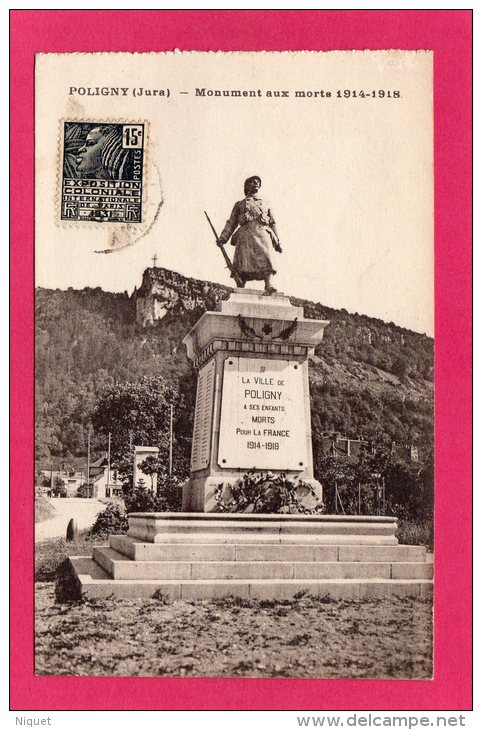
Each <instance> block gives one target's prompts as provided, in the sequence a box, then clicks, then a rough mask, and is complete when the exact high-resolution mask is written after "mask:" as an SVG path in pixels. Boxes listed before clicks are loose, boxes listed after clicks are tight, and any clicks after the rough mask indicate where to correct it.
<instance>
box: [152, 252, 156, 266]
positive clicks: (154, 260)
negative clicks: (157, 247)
mask: <svg viewBox="0 0 482 730" xmlns="http://www.w3.org/2000/svg"><path fill="white" fill-rule="evenodd" d="M156 264H157V253H155V254H154V256H153V257H152V268H153V269H155V268H156Z"/></svg>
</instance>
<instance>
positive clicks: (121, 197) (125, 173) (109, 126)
mask: <svg viewBox="0 0 482 730" xmlns="http://www.w3.org/2000/svg"><path fill="white" fill-rule="evenodd" d="M62 131H63V153H62V200H61V219H62V220H64V221H71V222H72V221H89V222H92V221H96V222H100V223H102V222H109V223H113V222H118V223H140V222H141V221H142V185H143V171H144V124H142V123H132V124H115V123H112V122H102V121H95V122H94V121H92V122H79V121H64V122H63V130H62Z"/></svg>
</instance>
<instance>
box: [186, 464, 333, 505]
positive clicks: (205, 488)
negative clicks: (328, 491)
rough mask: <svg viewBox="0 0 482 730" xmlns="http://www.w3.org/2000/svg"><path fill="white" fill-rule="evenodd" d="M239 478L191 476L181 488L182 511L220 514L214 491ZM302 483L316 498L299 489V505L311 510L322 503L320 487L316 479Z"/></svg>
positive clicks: (229, 474)
mask: <svg viewBox="0 0 482 730" xmlns="http://www.w3.org/2000/svg"><path fill="white" fill-rule="evenodd" d="M241 476H242V474H239V473H238V472H229V473H225V474H223V475H222V476H209V475H201V474H195V475H193V476H192V477H191V479H189V480H188V481H187V482H186V483H185V484H184V485H183V488H182V511H183V512H220V511H221V508H220V506H219V504H218V502H217V500H216V498H215V494H216V490H217V489H218V487H219V486H221V485H224V486H226V485H228V484H232V483H234V482H236V481H237V480H238V479H239V478H240V477H241ZM288 476H289V475H288ZM302 481H303V483H304V484H308V485H309V486H310V487H311V488H312V489H313V491H314V493H315V495H316V497H315V498H313V495H312V494H311V493H310V492H309V491H308V490H306V493H305V494H303V490H302V489H300V490H299V504H300V505H301V506H302V507H305V508H306V509H308V510H312V509H314V508H315V507H316V505H317V504H321V503H322V501H323V489H322V486H321V484H320V482H319V481H317V480H316V479H312V478H311V479H310V478H306V477H305V478H303V480H302Z"/></svg>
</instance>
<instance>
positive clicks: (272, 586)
mask: <svg viewBox="0 0 482 730" xmlns="http://www.w3.org/2000/svg"><path fill="white" fill-rule="evenodd" d="M69 560H70V563H71V565H72V568H73V571H74V574H75V576H76V578H77V583H78V587H79V593H80V594H81V595H83V596H86V597H89V598H107V597H109V596H116V597H118V598H129V599H133V598H147V597H151V596H154V595H156V596H164V597H166V598H167V599H170V600H180V599H182V600H196V599H212V598H222V597H227V596H238V597H240V598H246V599H247V598H253V599H265V600H266V599H270V600H281V599H289V598H294V597H295V596H297V595H298V594H308V595H313V596H319V597H326V598H328V597H331V598H333V599H340V598H343V599H357V598H364V597H369V596H374V597H390V596H414V597H429V596H431V595H432V590H433V586H432V581H430V580H425V579H417V580H406V579H384V578H365V579H360V578H355V579H346V578H345V579H340V578H329V579H320V578H317V579H308V578H304V579H303V578H300V579H292V580H288V579H282V580H279V579H272V578H271V579H267V578H262V579H255V578H251V579H244V580H241V579H232V580H222V579H211V580H209V579H206V580H188V579H179V580H167V579H166V580H154V579H139V580H133V579H131V580H115V579H114V578H112V577H111V576H109V574H108V573H107V572H106V571H104V570H103V569H102V568H101V567H100V566H99V565H98V564H97V563H96V562H95V561H94V560H93V559H91V558H85V557H76V556H73V557H71V558H69Z"/></svg>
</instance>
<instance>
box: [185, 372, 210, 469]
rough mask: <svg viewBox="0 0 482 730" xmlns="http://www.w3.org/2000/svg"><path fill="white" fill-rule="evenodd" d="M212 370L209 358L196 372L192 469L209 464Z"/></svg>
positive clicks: (205, 466)
mask: <svg viewBox="0 0 482 730" xmlns="http://www.w3.org/2000/svg"><path fill="white" fill-rule="evenodd" d="M214 372H215V365H214V360H211V361H210V362H208V363H206V365H205V366H204V367H203V368H201V370H200V371H199V374H198V381H197V391H196V410H195V414H194V429H193V435H192V450H191V470H192V471H199V469H206V468H207V466H208V465H209V456H210V452H211V428H212V422H213V394H214Z"/></svg>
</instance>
